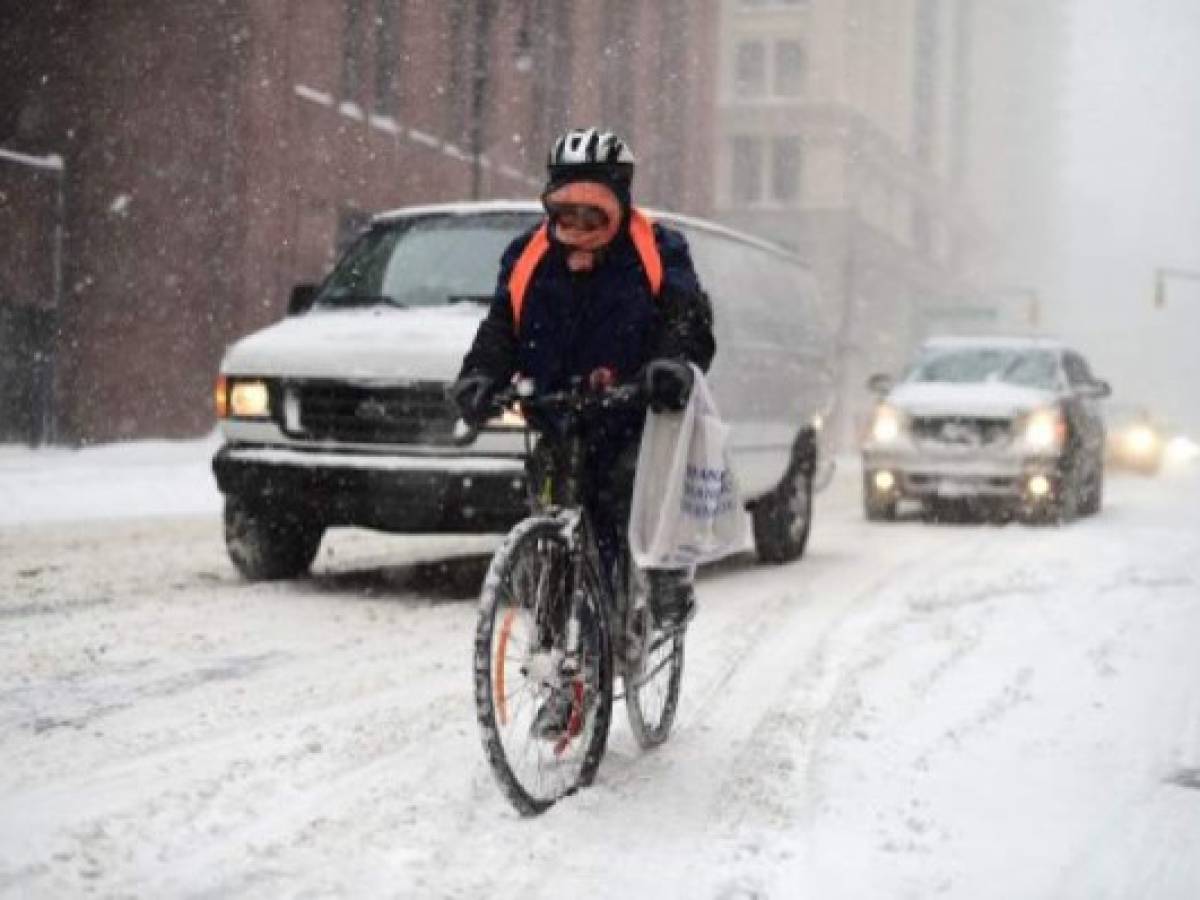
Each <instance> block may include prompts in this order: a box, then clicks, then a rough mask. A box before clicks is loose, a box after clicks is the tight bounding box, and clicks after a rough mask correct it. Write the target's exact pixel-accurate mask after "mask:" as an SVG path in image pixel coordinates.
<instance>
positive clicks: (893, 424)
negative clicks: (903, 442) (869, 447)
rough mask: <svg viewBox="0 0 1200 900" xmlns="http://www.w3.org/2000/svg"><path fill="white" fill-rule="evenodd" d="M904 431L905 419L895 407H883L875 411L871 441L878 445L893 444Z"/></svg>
mask: <svg viewBox="0 0 1200 900" xmlns="http://www.w3.org/2000/svg"><path fill="white" fill-rule="evenodd" d="M903 430H904V417H903V415H902V414H901V413H900V411H899V410H898V409H896V408H895V407H891V406H887V405H883V406H880V407H879V408H878V409H876V410H875V418H874V419H873V420H872V422H871V439H872V440H874V441H875V443H877V444H892V443H895V442H896V441H897V440H899V438H900V433H901V432H902V431H903Z"/></svg>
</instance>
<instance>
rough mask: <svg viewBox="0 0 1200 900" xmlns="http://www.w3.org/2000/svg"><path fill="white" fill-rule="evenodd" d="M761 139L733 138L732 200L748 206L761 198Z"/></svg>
mask: <svg viewBox="0 0 1200 900" xmlns="http://www.w3.org/2000/svg"><path fill="white" fill-rule="evenodd" d="M762 182H763V172H762V141H761V140H760V139H759V138H756V137H746V136H740V137H735V138H734V139H733V179H732V194H733V202H734V203H735V204H737V205H739V206H749V205H751V204H754V203H758V202H759V200H761V199H762Z"/></svg>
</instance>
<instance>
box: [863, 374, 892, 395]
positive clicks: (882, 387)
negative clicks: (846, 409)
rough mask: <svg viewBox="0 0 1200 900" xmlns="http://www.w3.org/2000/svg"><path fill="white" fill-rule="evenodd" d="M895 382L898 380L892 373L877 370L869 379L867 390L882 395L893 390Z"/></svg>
mask: <svg viewBox="0 0 1200 900" xmlns="http://www.w3.org/2000/svg"><path fill="white" fill-rule="evenodd" d="M895 384H896V381H895V379H894V378H892V376H891V375H888V374H887V373H886V372H876V373H875V374H874V375H872V376H871V377H870V378H868V379H867V390H869V391H870V392H871V393H873V394H878V395H879V396H881V397H882V396H883V395H884V394H886V393H888V392H889V391H891V389H892V388H893V387H894V386H895Z"/></svg>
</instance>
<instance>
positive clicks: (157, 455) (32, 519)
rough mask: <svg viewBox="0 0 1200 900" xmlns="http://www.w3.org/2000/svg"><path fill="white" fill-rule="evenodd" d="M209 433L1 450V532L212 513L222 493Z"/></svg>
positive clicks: (0, 447)
mask: <svg viewBox="0 0 1200 900" xmlns="http://www.w3.org/2000/svg"><path fill="white" fill-rule="evenodd" d="M219 443H220V438H219V436H218V434H217V433H216V432H215V431H214V432H213V433H212V434H211V435H209V436H208V437H206V438H201V439H199V440H191V441H131V442H128V443H117V444H102V445H99V446H95V447H86V448H84V449H81V450H75V449H70V448H65V447H48V448H40V449H36V450H34V449H30V448H28V447H22V446H19V445H15V444H3V445H0V528H5V527H12V526H16V525H25V524H33V523H39V522H65V521H75V520H84V519H114V518H132V517H143V516H189V515H210V514H215V513H217V512H219V511H220V508H221V494H220V492H219V491H218V490H217V484H216V481H215V480H214V479H213V474H212V469H211V468H210V463H211V460H212V455H213V453H214V452H215V451H216V449H217V446H218V444H219Z"/></svg>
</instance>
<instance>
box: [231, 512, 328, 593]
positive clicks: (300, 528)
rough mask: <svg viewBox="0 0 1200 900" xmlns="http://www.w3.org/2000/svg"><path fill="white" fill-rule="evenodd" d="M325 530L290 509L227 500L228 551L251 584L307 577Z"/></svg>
mask: <svg viewBox="0 0 1200 900" xmlns="http://www.w3.org/2000/svg"><path fill="white" fill-rule="evenodd" d="M324 531H325V529H324V528H323V527H322V526H321V525H319V524H314V523H312V522H309V521H306V520H305V519H304V517H303V516H301V515H300V514H299V513H297V512H293V511H290V510H281V509H272V508H270V507H267V506H265V505H262V506H260V505H257V504H251V503H249V502H248V501H246V500H245V499H244V498H242V497H236V496H232V495H230V496H227V497H226V498H225V549H226V551H227V552H228V553H229V559H230V560H231V561H232V562H233V565H234V566H235V567H236V568H237V570H238V571H239V572H241V573H242V575H243V576H244V577H245V578H247V579H249V580H250V581H274V580H277V579H280V578H295V577H297V576H299V575H303V574H305V573H306V572H307V571H308V567H309V566H311V565H312V561H313V559H315V558H316V555H317V548H318V547H319V546H320V545H321V536H322V534H323V533H324Z"/></svg>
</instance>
